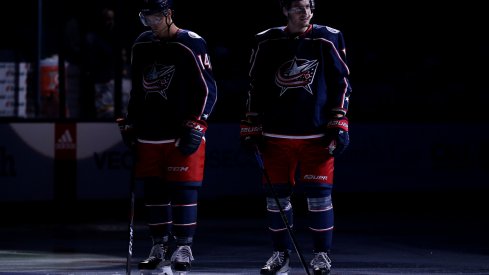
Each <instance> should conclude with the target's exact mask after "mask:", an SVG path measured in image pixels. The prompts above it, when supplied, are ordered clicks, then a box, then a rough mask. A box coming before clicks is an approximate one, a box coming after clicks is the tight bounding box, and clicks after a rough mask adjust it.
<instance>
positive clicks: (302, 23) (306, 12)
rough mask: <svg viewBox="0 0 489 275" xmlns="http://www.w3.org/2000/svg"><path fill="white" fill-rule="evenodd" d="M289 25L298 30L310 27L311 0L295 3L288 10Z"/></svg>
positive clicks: (301, 0)
mask: <svg viewBox="0 0 489 275" xmlns="http://www.w3.org/2000/svg"><path fill="white" fill-rule="evenodd" d="M287 17H288V20H289V24H291V25H294V26H295V27H296V28H305V27H307V26H309V23H310V21H311V18H312V10H311V3H310V1H309V0H299V1H293V2H292V4H291V6H290V9H288V10H287Z"/></svg>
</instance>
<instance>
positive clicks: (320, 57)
mask: <svg viewBox="0 0 489 275" xmlns="http://www.w3.org/2000/svg"><path fill="white" fill-rule="evenodd" d="M281 7H282V12H283V14H284V15H285V17H286V18H287V25H286V26H281V27H275V28H271V29H268V30H265V31H263V32H260V33H258V34H257V35H256V45H255V47H254V49H253V51H252V56H251V59H250V72H249V74H250V90H249V95H248V99H247V103H246V105H247V108H246V111H247V113H246V115H245V119H243V121H242V123H241V139H242V143H243V145H244V146H246V147H249V146H250V145H252V148H258V149H259V150H260V151H261V154H262V157H263V164H264V167H265V169H266V171H267V173H268V179H269V180H270V184H272V186H273V188H268V186H265V188H266V189H265V190H266V205H267V213H268V214H267V215H268V218H269V219H268V220H269V224H268V226H269V227H268V228H269V232H270V235H271V239H272V243H273V255H272V256H271V257H270V259H269V260H268V261H267V262H266V263H265V265H264V266H263V267H262V268H261V271H260V274H286V273H287V272H288V270H289V255H290V251H291V250H292V243H291V242H292V239H291V238H290V236H289V232H288V229H289V228H288V227H287V225H286V223H284V221H283V220H282V219H281V212H280V210H283V213H284V216H285V217H286V218H287V221H288V223H289V226H290V228H293V208H292V204H291V195H292V193H293V192H295V193H299V192H300V194H302V195H304V196H305V198H306V201H307V206H308V208H307V209H308V210H307V211H308V212H307V214H308V227H309V230H310V234H311V237H312V242H313V249H314V251H313V252H314V258H313V259H312V260H311V261H310V268H312V270H313V272H314V274H315V275H316V274H329V273H330V270H331V259H330V256H329V253H330V250H331V245H332V238H333V227H334V220H333V204H332V199H331V193H332V192H331V191H332V188H333V171H334V161H335V157H336V156H338V155H340V154H341V153H342V152H343V150H344V149H345V148H346V147H347V146H348V144H349V135H348V118H347V116H346V114H347V111H348V102H349V98H350V93H351V87H350V85H349V81H348V77H349V69H348V67H347V64H346V55H345V43H344V38H343V35H342V33H341V32H340V31H339V30H336V29H333V28H331V27H328V26H323V25H316V24H311V23H310V21H311V19H312V17H313V11H314V2H313V1H312V0H282V1H281ZM265 183H267V181H265ZM274 196H276V197H277V200H278V201H279V203H277V202H276V200H275V197H274ZM305 268H306V267H305Z"/></svg>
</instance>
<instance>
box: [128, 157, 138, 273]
mask: <svg viewBox="0 0 489 275" xmlns="http://www.w3.org/2000/svg"><path fill="white" fill-rule="evenodd" d="M134 166H135V165H134V164H133V167H132V168H131V179H130V182H129V197H130V205H129V228H128V229H129V247H128V250H127V259H126V275H131V261H132V244H133V241H134V212H135V209H134V208H135V201H136V178H135V176H134Z"/></svg>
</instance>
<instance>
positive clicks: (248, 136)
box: [240, 116, 263, 150]
mask: <svg viewBox="0 0 489 275" xmlns="http://www.w3.org/2000/svg"><path fill="white" fill-rule="evenodd" d="M240 129H241V131H240V141H241V145H242V146H243V147H244V148H245V149H247V150H254V149H255V147H256V146H258V147H261V146H262V145H263V144H262V143H263V133H262V126H261V123H259V122H258V119H257V118H256V117H252V116H249V117H247V119H244V120H241V123H240Z"/></svg>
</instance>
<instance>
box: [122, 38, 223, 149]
mask: <svg viewBox="0 0 489 275" xmlns="http://www.w3.org/2000/svg"><path fill="white" fill-rule="evenodd" d="M131 66H132V67H131V74H132V90H131V95H130V99H129V104H128V110H127V120H128V121H129V122H130V123H133V124H134V127H135V129H136V132H137V136H138V138H139V139H143V140H149V141H161V140H170V139H175V138H177V137H178V134H179V131H180V130H181V127H182V123H183V121H184V120H188V119H193V120H195V119H202V120H206V119H207V118H208V116H209V115H210V114H211V112H212V110H213V107H214V104H215V102H216V100H217V87H216V82H215V80H214V76H213V73H212V66H211V62H210V58H209V56H208V54H207V45H206V42H205V40H204V39H203V38H202V37H200V36H199V35H197V34H196V33H194V32H191V31H188V30H183V29H180V30H179V31H178V33H177V35H176V37H174V38H172V39H168V40H161V41H160V40H157V39H155V37H154V35H153V33H152V32H151V31H147V32H144V33H142V34H141V35H140V36H139V37H138V38H137V39H136V41H135V43H134V45H133V47H132V53H131Z"/></svg>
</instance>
